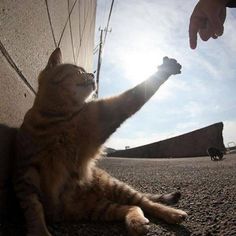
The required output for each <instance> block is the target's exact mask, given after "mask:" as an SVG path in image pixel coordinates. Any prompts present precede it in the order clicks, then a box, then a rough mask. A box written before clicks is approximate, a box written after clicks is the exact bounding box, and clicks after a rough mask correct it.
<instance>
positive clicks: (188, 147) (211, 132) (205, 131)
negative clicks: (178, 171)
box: [109, 122, 225, 158]
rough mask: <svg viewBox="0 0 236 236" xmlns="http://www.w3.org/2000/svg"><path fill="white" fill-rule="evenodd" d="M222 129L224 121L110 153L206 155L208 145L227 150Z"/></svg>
mask: <svg viewBox="0 0 236 236" xmlns="http://www.w3.org/2000/svg"><path fill="white" fill-rule="evenodd" d="M222 131H223V123H222V122H220V123H216V124H213V125H210V126H207V127H205V128H202V129H198V130H195V131H193V132H190V133H187V134H183V135H180V136H177V137H174V138H170V139H166V140H163V141H160V142H156V143H152V144H148V145H144V146H140V147H136V148H130V149H128V150H119V151H116V152H113V153H111V154H109V155H110V156H113V157H134V158H169V157H195V156H205V155H207V153H206V150H207V148H208V147H217V148H219V149H220V150H225V146H224V143H223V136H222Z"/></svg>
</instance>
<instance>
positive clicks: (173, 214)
mask: <svg viewBox="0 0 236 236" xmlns="http://www.w3.org/2000/svg"><path fill="white" fill-rule="evenodd" d="M94 177H95V179H96V181H95V183H94V187H95V188H98V190H97V191H98V192H102V193H103V194H104V196H105V197H106V198H108V199H110V200H112V201H116V202H119V203H120V204H126V205H135V206H139V207H140V208H141V209H142V210H144V212H147V213H148V214H150V215H152V216H153V217H156V218H159V219H163V220H165V221H166V222H167V223H173V224H175V223H181V222H182V221H183V220H184V219H185V218H186V217H187V214H186V213H185V212H184V211H182V210H178V209H175V208H171V207H168V206H165V205H162V204H159V203H156V202H153V201H151V200H150V199H148V198H147V197H146V196H145V194H142V193H140V192H138V191H136V190H134V189H133V188H132V187H130V186H129V185H127V184H125V183H123V182H121V181H119V180H117V179H115V178H113V177H111V176H110V175H109V174H107V173H106V172H105V171H103V170H100V169H96V173H95V176H94ZM176 195H177V198H178V195H179V194H176ZM170 196H171V195H170ZM168 197H169V196H168ZM171 197H172V196H171ZM156 200H157V199H156Z"/></svg>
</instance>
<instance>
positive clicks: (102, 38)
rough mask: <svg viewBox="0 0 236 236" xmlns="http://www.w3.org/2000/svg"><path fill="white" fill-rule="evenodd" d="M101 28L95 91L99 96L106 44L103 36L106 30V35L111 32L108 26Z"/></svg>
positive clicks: (96, 95)
mask: <svg viewBox="0 0 236 236" xmlns="http://www.w3.org/2000/svg"><path fill="white" fill-rule="evenodd" d="M99 30H100V42H99V49H98V63H97V72H96V83H97V90H96V92H95V97H96V98H98V92H99V78H100V69H101V65H102V53H103V46H104V44H105V39H106V38H104V37H103V34H104V32H105V37H106V35H107V32H109V33H110V32H111V29H110V30H108V29H107V28H105V29H101V28H99Z"/></svg>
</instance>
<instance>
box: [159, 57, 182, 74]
mask: <svg viewBox="0 0 236 236" xmlns="http://www.w3.org/2000/svg"><path fill="white" fill-rule="evenodd" d="M181 68H182V66H181V65H180V64H179V63H178V62H177V61H176V60H175V59H173V58H169V57H164V58H163V64H162V65H160V66H158V70H159V71H164V72H166V73H169V74H170V75H176V74H180V73H181Z"/></svg>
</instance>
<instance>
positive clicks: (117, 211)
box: [65, 193, 149, 236]
mask: <svg viewBox="0 0 236 236" xmlns="http://www.w3.org/2000/svg"><path fill="white" fill-rule="evenodd" d="M82 219H86V220H90V221H108V222H109V221H123V222H125V223H126V226H127V229H128V231H129V234H130V235H131V236H141V235H143V234H145V233H147V232H148V229H149V220H148V219H147V218H146V217H145V216H144V214H143V211H142V210H141V208H140V207H138V206H131V205H123V204H119V203H115V202H112V201H110V200H107V199H105V198H101V197H100V195H99V194H96V193H88V194H87V195H84V197H82V198H81V194H80V195H78V197H77V198H75V197H74V198H73V202H71V203H70V206H68V205H67V207H66V212H65V220H66V221H79V220H82Z"/></svg>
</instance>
